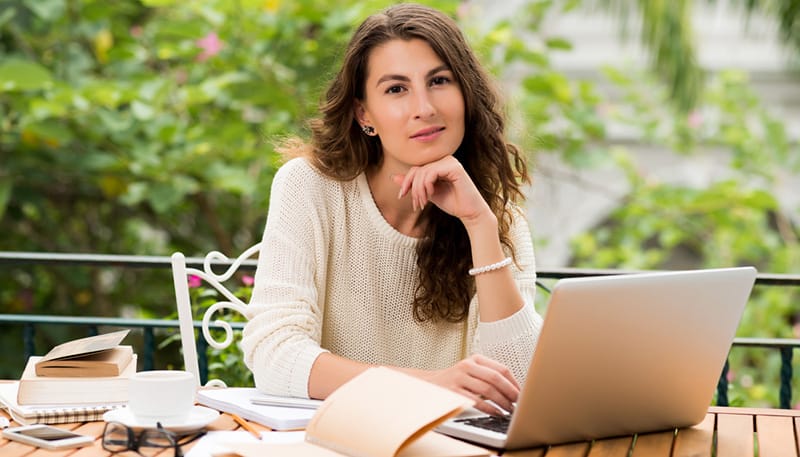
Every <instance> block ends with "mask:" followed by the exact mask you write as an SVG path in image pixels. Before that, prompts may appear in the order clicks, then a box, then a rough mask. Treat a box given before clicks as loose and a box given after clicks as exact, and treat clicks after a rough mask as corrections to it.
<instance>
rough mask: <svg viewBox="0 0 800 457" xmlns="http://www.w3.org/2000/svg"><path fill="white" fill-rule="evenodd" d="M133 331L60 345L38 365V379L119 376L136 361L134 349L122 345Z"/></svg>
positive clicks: (113, 333)
mask: <svg viewBox="0 0 800 457" xmlns="http://www.w3.org/2000/svg"><path fill="white" fill-rule="evenodd" d="M129 331H130V330H120V331H118V332H112V333H105V334H102V335H96V336H90V337H87V338H80V339H77V340H73V341H68V342H66V343H63V344H59V345H58V346H56V347H54V348H53V349H51V350H50V352H48V353H47V354H45V355H44V357H42V358H41V359H39V361H38V362H37V363H36V376H59V377H99V376H119V375H120V374H121V373H122V372H123V371H124V370H125V368H126V367H127V366H128V364H129V363H130V361H131V359H132V358H133V348H132V347H131V346H120V345H119V343H121V342H122V340H123V339H124V338H125V336H127V335H128V332H129Z"/></svg>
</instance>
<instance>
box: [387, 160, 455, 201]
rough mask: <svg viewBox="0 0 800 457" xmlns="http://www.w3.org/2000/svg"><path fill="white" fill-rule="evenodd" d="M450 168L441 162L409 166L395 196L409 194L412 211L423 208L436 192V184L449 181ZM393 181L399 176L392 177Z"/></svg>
mask: <svg viewBox="0 0 800 457" xmlns="http://www.w3.org/2000/svg"><path fill="white" fill-rule="evenodd" d="M449 173H450V170H449V169H448V168H446V167H445V166H443V164H441V163H434V164H428V165H424V166H421V167H411V168H410V169H409V170H408V173H406V174H405V175H404V176H403V177H402V181H401V182H400V191H399V192H398V194H397V198H403V197H404V196H406V195H410V196H411V205H412V208H413V209H414V211H417V210H420V211H421V210H422V209H424V208H425V205H427V204H428V203H429V202H430V201H431V199H432V198H433V197H434V195H435V194H436V192H437V190H441V189H437V185H439V186H441V185H445V184H447V183H448V182H449V179H451V178H450V176H449ZM394 180H395V182H397V181H398V180H399V178H394Z"/></svg>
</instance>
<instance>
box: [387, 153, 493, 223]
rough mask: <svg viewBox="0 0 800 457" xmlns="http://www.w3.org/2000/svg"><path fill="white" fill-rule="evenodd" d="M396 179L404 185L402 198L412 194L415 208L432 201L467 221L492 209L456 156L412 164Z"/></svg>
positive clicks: (395, 180)
mask: <svg viewBox="0 0 800 457" xmlns="http://www.w3.org/2000/svg"><path fill="white" fill-rule="evenodd" d="M393 179H394V182H395V183H396V184H398V185H399V186H400V192H399V194H398V198H402V197H404V196H406V195H410V197H411V203H412V206H413V208H414V210H415V211H416V210H422V209H423V208H424V207H425V205H426V204H428V202H431V203H433V204H434V205H436V206H438V207H439V208H440V209H441V210H442V211H444V212H446V213H447V214H450V215H451V216H454V217H457V218H459V219H461V220H462V221H464V222H465V223H466V222H467V221H470V220H474V219H477V218H478V217H480V216H481V215H483V214H486V213H487V212H488V213H491V209H490V208H489V205H488V204H487V203H486V201H485V200H484V199H483V197H482V196H481V194H480V192H478V189H477V187H475V184H474V183H473V182H472V179H470V177H469V175H468V174H467V171H466V170H464V167H463V166H462V165H461V162H459V161H458V160H457V159H456V158H455V157H453V156H446V157H443V158H441V159H439V160H437V161H435V162H431V163H428V164H425V165H422V166H419V167H412V168H411V169H410V170H408V173H406V174H405V175H395V176H394V177H393Z"/></svg>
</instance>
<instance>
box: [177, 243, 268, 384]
mask: <svg viewBox="0 0 800 457" xmlns="http://www.w3.org/2000/svg"><path fill="white" fill-rule="evenodd" d="M260 247H261V243H257V244H255V245H253V246H251V247H250V248H248V249H247V250H246V251H244V252H243V253H242V254H241V255H240V256H239V257H237V258H236V259H235V260H234V261H233V263H232V264H231V265H230V266H229V267H228V269H227V270H226V271H225V272H224V273H222V274H216V273H214V271H213V270H212V268H211V266H212V263H213V262H218V261H223V262H228V261H229V260H230V259H228V257H226V256H225V255H223V254H222V253H220V252H218V251H211V252H209V253H208V254H207V255H206V256H205V259H204V260H203V270H198V269H197V268H190V267H187V266H186V257H184V255H183V254H182V253H180V252H176V253H174V254H172V280H173V283H174V286H175V299H176V303H177V308H178V321H179V322H180V336H181V348H182V350H183V363H184V367H185V369H186V371H188V372H190V373H192V374H194V376H195V380H196V381H197V385H200V367H199V364H198V359H197V341H196V339H195V330H194V316H193V313H192V303H191V299H190V296H189V277H190V276H191V275H195V276H197V277H199V278H201V279H202V280H203V281H205V282H206V283H207V284H208V285H210V286H211V287H213V288H214V289H216V290H217V291H218V292H219V293H221V294H222V295H223V297H224V298H225V299H227V300H224V299H223V300H221V301H218V302H216V303H213V304H212V305H211V306H210V307H209V308H208V309H206V311H205V312H204V313H203V318H202V324H201V327H200V328H201V331H202V335H203V338H205V340H206V342H207V343H208V344H209V346H211V347H213V348H216V349H225V348H227V347H228V346H230V344H231V343H232V342H233V328H232V327H231V325H230V323H228V322H227V321H224V320H221V319H217V320H215V321H214V324H215V325H217V326H219V327H221V328H222V329H223V330H224V332H225V339H224V340H222V341H217V340H216V339H214V337H213V336H212V335H211V332H210V330H209V323H210V321H211V317H212V316H213V315H214V313H215V312H217V311H220V310H222V309H225V308H227V309H231V310H234V311H236V312H238V313H239V314H241V315H242V316H245V317H247V314H246V313H245V310H246V306H247V305H246V304H245V303H244V302H243V301H242V300H241V299H239V298H238V297H236V296H235V295H234V294H233V293H232V292H231V291H230V290H229V289H228V288H227V287H226V286H225V284H224V283H225V281H227V280H229V279H230V278H231V277H232V276H233V274H234V273H236V271H237V270H238V269H239V267H240V266H241V265H242V262H244V261H245V260H247V259H249V258H250V257H252V256H253V255H256V254H257V253H258V251H259V249H260ZM206 386H218V387H225V386H226V385H225V382H224V381H222V380H219V379H213V380H209V381H208V382H207V383H206Z"/></svg>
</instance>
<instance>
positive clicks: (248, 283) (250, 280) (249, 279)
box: [242, 275, 256, 287]
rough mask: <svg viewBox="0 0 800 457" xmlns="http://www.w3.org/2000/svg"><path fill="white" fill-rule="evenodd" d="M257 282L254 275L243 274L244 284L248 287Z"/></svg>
mask: <svg viewBox="0 0 800 457" xmlns="http://www.w3.org/2000/svg"><path fill="white" fill-rule="evenodd" d="M255 282H256V280H255V278H253V277H252V276H247V275H245V276H242V284H244V285H245V286H247V287H250V286H252V285H253V283H255Z"/></svg>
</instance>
